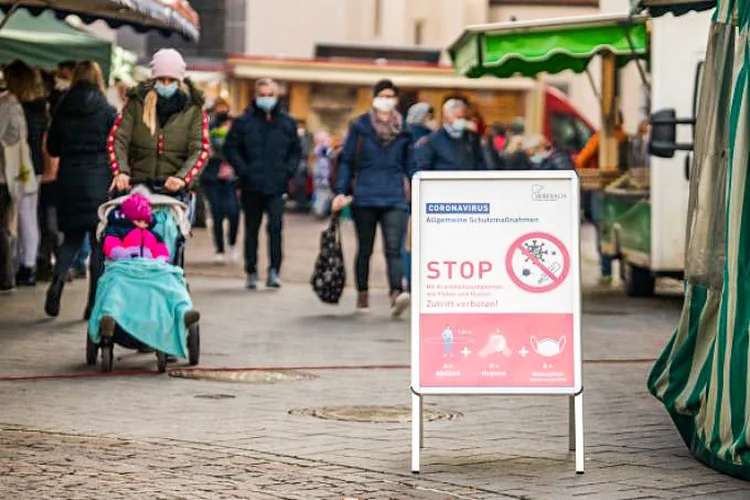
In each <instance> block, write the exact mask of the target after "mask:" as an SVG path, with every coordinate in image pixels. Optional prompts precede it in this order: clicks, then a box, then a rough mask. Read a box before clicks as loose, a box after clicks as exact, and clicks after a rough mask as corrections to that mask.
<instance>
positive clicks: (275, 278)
mask: <svg viewBox="0 0 750 500" xmlns="http://www.w3.org/2000/svg"><path fill="white" fill-rule="evenodd" d="M266 286H267V287H268V288H281V279H280V278H279V272H278V271H276V270H275V269H271V270H270V271H268V279H267V280H266Z"/></svg>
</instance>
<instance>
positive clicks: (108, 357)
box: [101, 345, 114, 373]
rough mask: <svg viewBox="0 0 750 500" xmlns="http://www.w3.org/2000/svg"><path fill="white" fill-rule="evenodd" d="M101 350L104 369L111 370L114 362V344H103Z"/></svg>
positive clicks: (104, 370) (105, 370)
mask: <svg viewBox="0 0 750 500" xmlns="http://www.w3.org/2000/svg"><path fill="white" fill-rule="evenodd" d="M101 351H102V371H103V372H105V373H106V372H111V371H112V362H113V361H114V346H112V345H103V346H102V347H101Z"/></svg>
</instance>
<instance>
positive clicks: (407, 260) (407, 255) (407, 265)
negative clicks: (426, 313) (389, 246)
mask: <svg viewBox="0 0 750 500" xmlns="http://www.w3.org/2000/svg"><path fill="white" fill-rule="evenodd" d="M407 215H408V216H411V209H409V210H408V211H407ZM401 265H402V267H403V268H404V279H405V280H406V291H407V292H410V291H411V252H407V251H406V237H404V245H403V246H402V247H401Z"/></svg>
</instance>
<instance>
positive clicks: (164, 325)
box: [87, 49, 209, 371]
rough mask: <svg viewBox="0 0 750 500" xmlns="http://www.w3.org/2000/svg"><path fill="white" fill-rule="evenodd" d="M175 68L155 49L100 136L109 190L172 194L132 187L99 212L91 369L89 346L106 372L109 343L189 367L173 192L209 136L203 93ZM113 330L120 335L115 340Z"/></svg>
mask: <svg viewBox="0 0 750 500" xmlns="http://www.w3.org/2000/svg"><path fill="white" fill-rule="evenodd" d="M185 70H186V66H185V61H184V60H183V58H182V56H181V55H180V54H179V53H178V52H177V51H176V50H174V49H162V50H160V51H158V52H156V54H154V56H153V59H152V61H151V71H152V78H151V80H149V81H147V82H144V83H141V84H139V85H138V86H136V87H135V88H133V89H131V90H130V91H129V92H128V101H127V103H126V104H125V106H124V107H123V109H122V112H121V113H120V114H119V116H118V117H117V119H116V120H115V122H114V125H113V127H112V130H111V132H110V134H109V139H108V142H107V151H108V156H109V161H110V166H111V169H112V173H113V176H114V178H113V180H112V185H111V187H110V190H111V191H114V192H120V193H125V192H127V191H129V190H130V188H131V187H132V186H136V185H138V184H144V185H146V186H148V187H150V188H152V189H153V188H154V187H159V188H161V187H162V186H161V184H162V183H163V191H164V192H165V194H170V195H171V196H172V197H173V198H171V197H166V196H161V195H158V194H157V195H153V196H152V195H150V194H149V193H148V191H147V190H142V191H138V188H136V189H135V190H134V192H133V193H132V194H130V195H129V196H127V197H120V198H117V199H115V200H112V201H110V202H109V203H107V204H105V205H103V206H102V207H101V208H100V211H99V215H100V219H101V220H102V222H104V223H106V227H105V228H104V231H103V233H102V234H101V237H102V240H101V241H102V244H103V251H104V254H105V256H106V257H107V259H108V264H107V268H106V271H105V273H104V275H103V276H102V279H101V282H100V284H99V287H100V289H99V290H98V291H97V296H96V303H95V305H94V311H93V313H92V316H91V320H90V322H89V337H90V339H91V341H92V342H93V345H92V344H91V342H90V343H89V344H88V347H89V348H90V349H87V362H89V363H90V364H93V363H94V362H95V361H96V348H98V347H102V349H103V350H102V361H103V365H102V366H103V368H104V369H105V370H106V369H108V368H111V362H112V359H111V358H112V351H111V344H112V342H111V341H114V342H116V343H118V344H121V345H123V346H125V347H128V348H133V349H140V350H143V349H144V348H154V349H156V350H157V357H158V359H159V369H160V371H163V368H164V364H165V361H164V359H165V356H166V355H171V356H177V357H181V358H186V357H188V355H189V358H190V362H191V364H196V363H197V356H198V355H197V352H198V349H197V346H196V345H192V344H195V343H197V342H198V334H197V323H198V321H199V318H200V316H199V314H198V313H197V311H195V310H194V309H193V308H192V301H191V300H190V295H189V293H188V290H187V284H186V283H185V280H184V275H183V271H182V269H181V268H180V266H181V265H182V246H183V242H184V240H185V237H186V236H187V234H188V233H189V222H188V219H187V215H186V214H187V211H188V207H187V206H186V205H185V204H184V203H183V202H182V201H181V198H180V196H181V195H184V194H185V193H186V192H187V191H188V188H189V186H190V183H191V182H192V181H193V179H194V178H196V176H197V175H198V174H199V173H200V171H201V169H202V168H203V166H204V165H205V164H206V162H207V160H208V157H209V138H208V116H207V115H206V114H205V112H204V111H203V104H204V98H203V94H202V92H201V91H200V90H198V89H197V88H196V87H195V86H194V85H193V84H192V83H191V82H190V80H188V79H186V78H185ZM151 204H153V205H154V210H152V207H151ZM157 219H158V220H157ZM164 262H170V263H172V264H175V265H165V264H164ZM118 326H119V327H120V329H121V330H123V331H124V332H125V333H127V335H119V338H118V329H117V327H118ZM191 343H192V344H191ZM92 352H93V359H92Z"/></svg>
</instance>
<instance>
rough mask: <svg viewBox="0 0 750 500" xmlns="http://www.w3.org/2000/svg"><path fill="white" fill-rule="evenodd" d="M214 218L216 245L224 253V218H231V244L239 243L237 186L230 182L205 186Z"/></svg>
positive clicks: (204, 190)
mask: <svg viewBox="0 0 750 500" xmlns="http://www.w3.org/2000/svg"><path fill="white" fill-rule="evenodd" d="M203 192H204V193H205V194H206V198H207V199H208V207H209V208H210V209H211V219H212V220H213V226H214V227H213V233H214V246H215V247H216V252H217V253H224V219H229V246H234V245H235V244H236V243H237V230H238V228H239V225H240V200H239V199H238V198H237V188H235V187H234V184H232V183H229V182H218V183H215V184H206V185H204V186H203Z"/></svg>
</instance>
